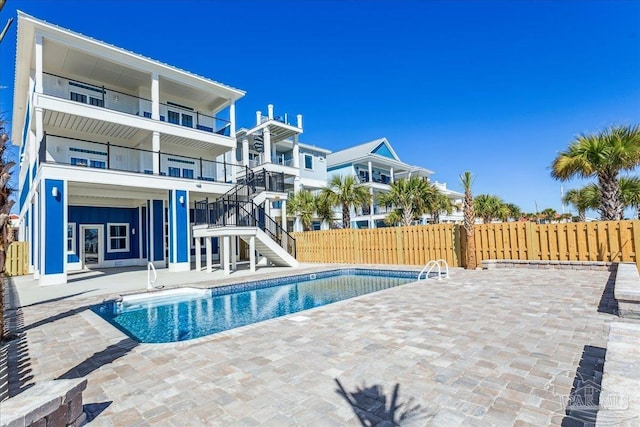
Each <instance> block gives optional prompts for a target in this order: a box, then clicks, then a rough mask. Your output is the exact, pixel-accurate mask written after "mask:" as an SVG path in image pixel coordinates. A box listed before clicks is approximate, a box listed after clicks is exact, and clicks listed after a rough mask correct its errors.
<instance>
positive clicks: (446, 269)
mask: <svg viewBox="0 0 640 427" xmlns="http://www.w3.org/2000/svg"><path fill="white" fill-rule="evenodd" d="M436 267H437V268H438V280H442V267H444V278H445V279H448V278H449V264H448V263H447V261H445V260H444V259H436V260H431V261H429V262H428V263H427V264H426V265H425V266H424V268H423V269H422V271H421V272H420V274H418V280H420V277H421V276H422V274H423V273H424V272H425V271H426V272H427V274H425V276H424V279H425V280H426V279H427V278H428V277H429V274H431V272H432V271H433V269H434V268H436Z"/></svg>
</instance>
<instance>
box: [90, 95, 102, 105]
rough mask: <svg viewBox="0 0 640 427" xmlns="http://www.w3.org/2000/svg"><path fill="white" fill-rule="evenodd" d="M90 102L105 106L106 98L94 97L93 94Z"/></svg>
mask: <svg viewBox="0 0 640 427" xmlns="http://www.w3.org/2000/svg"><path fill="white" fill-rule="evenodd" d="M89 104H91V105H95V106H96V107H104V100H103V99H100V98H94V97H93V96H90V97H89Z"/></svg>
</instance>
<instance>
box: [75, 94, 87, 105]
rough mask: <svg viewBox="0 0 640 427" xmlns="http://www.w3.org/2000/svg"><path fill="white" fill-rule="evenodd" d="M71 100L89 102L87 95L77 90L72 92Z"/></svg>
mask: <svg viewBox="0 0 640 427" xmlns="http://www.w3.org/2000/svg"><path fill="white" fill-rule="evenodd" d="M71 100H72V101H76V102H82V103H83V104H86V103H87V95H83V94H81V93H77V92H71Z"/></svg>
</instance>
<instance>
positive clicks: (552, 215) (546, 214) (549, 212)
mask: <svg viewBox="0 0 640 427" xmlns="http://www.w3.org/2000/svg"><path fill="white" fill-rule="evenodd" d="M540 215H541V216H542V219H544V220H545V221H548V222H551V221H553V220H555V219H556V217H557V216H558V212H557V211H556V210H555V209H553V208H546V209H545V210H543V211H542V212H540Z"/></svg>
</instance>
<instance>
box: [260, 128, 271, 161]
mask: <svg viewBox="0 0 640 427" xmlns="http://www.w3.org/2000/svg"><path fill="white" fill-rule="evenodd" d="M262 136H263V139H264V162H265V163H271V131H270V130H269V128H268V127H267V128H264V130H263V131H262Z"/></svg>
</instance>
